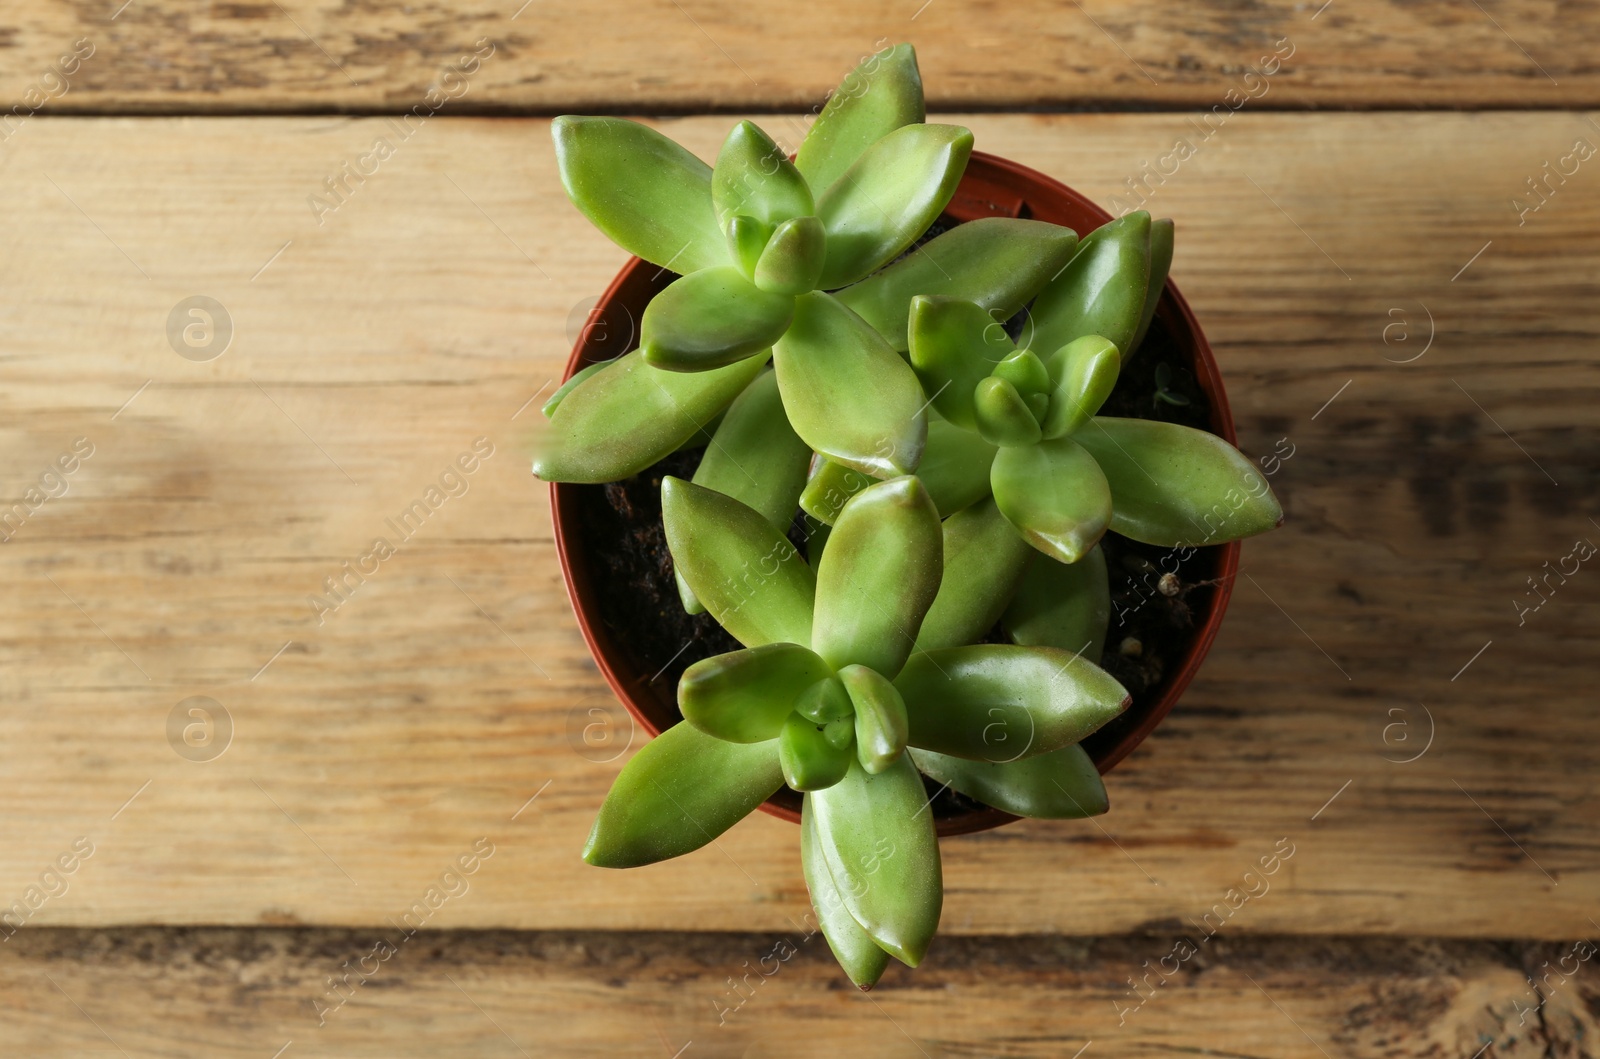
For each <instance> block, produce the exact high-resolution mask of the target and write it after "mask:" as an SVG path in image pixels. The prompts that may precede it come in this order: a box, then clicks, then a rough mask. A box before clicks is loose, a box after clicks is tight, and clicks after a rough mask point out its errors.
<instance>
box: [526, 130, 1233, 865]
mask: <svg viewBox="0 0 1600 1059" xmlns="http://www.w3.org/2000/svg"><path fill="white" fill-rule="evenodd" d="M969 180H972V181H973V183H987V184H988V185H989V186H990V193H989V195H988V196H984V195H974V194H972V193H971V192H970V191H968V193H967V194H966V195H963V191H964V190H966V189H967V184H968V181H969ZM996 189H998V190H1000V191H1001V192H1004V193H1005V194H1003V195H999V196H996V195H995V194H994V191H995V190H996ZM1041 192H1042V193H1044V195H1045V197H1052V196H1053V197H1055V198H1057V199H1064V200H1066V201H1067V202H1069V203H1071V204H1072V206H1074V207H1076V208H1077V209H1078V210H1079V211H1081V212H1082V213H1084V214H1086V215H1088V216H1090V217H1092V218H1094V225H1095V226H1096V227H1098V226H1099V225H1101V224H1104V223H1106V222H1107V221H1110V220H1112V216H1111V214H1110V213H1108V212H1107V211H1106V210H1104V209H1103V208H1101V207H1100V206H1099V205H1098V204H1096V203H1095V202H1093V201H1092V200H1090V199H1088V198H1087V197H1085V196H1084V195H1082V194H1080V193H1079V192H1077V191H1075V190H1073V189H1072V188H1070V187H1068V186H1067V185H1065V184H1063V183H1061V182H1060V181H1058V180H1056V179H1055V178H1053V177H1050V176H1047V175H1046V174H1044V173H1040V172H1038V171H1037V170H1034V169H1030V168H1029V167H1027V166H1024V165H1022V164H1020V163H1018V162H1014V161H1012V160H1010V159H1008V158H1002V157H1000V156H998V155H992V154H987V153H985V152H983V151H973V152H972V156H971V158H970V159H969V161H968V163H967V170H966V173H965V174H964V175H963V176H962V183H961V186H960V187H958V188H957V191H956V198H955V199H953V200H952V202H951V208H954V207H956V200H957V199H959V200H962V206H964V207H965V210H964V212H973V213H977V214H978V215H982V213H983V211H984V210H985V209H987V210H988V212H989V213H990V215H993V216H1013V217H1015V216H1019V215H1022V213H1023V211H1026V210H1029V208H1030V206H1031V205H1032V204H1033V200H1030V199H1029V198H1028V197H1027V193H1032V194H1034V195H1036V196H1037V195H1039V194H1040V193H1041ZM1010 196H1014V200H1013V199H1012V198H1011V197H1010ZM1002 199H1003V200H1004V201H1000V200H1002ZM1047 212H1054V211H1047ZM1034 215H1036V212H1035V214H1034ZM973 219H976V217H966V218H964V220H973ZM1041 219H1048V218H1041ZM1057 223H1059V222H1057ZM652 268H657V266H655V265H652V264H651V263H650V262H648V261H645V260H643V259H641V258H637V257H630V258H629V259H628V261H627V263H626V264H624V265H623V266H622V268H621V269H620V270H619V271H618V272H617V274H616V276H614V277H613V278H612V280H611V283H610V285H609V286H607V287H606V290H605V293H603V294H602V295H601V296H600V299H599V301H598V302H597V303H596V305H595V311H601V310H603V309H604V308H605V307H607V306H609V305H611V304H613V302H615V301H616V300H617V299H618V298H619V296H620V294H621V291H622V290H623V288H624V287H626V286H628V285H630V284H632V283H635V282H639V275H640V273H641V272H643V271H644V270H646V269H652ZM664 272H665V270H662V269H659V268H657V276H658V277H659V276H660V275H662V274H663V273H664ZM1156 315H1157V316H1158V317H1160V318H1161V319H1162V321H1163V323H1164V324H1165V326H1166V327H1167V329H1168V331H1169V332H1170V333H1172V334H1174V335H1177V336H1187V337H1188V339H1189V342H1188V344H1190V345H1192V347H1193V352H1194V358H1193V364H1192V367H1193V369H1194V372H1195V380H1196V382H1197V383H1198V384H1199V386H1200V388H1201V390H1203V391H1204V392H1205V394H1206V398H1207V400H1208V401H1209V402H1210V406H1211V424H1210V427H1211V432H1212V433H1214V434H1216V435H1217V436H1219V437H1221V438H1223V439H1224V440H1226V441H1227V442H1228V443H1229V444H1230V445H1236V444H1237V435H1236V433H1235V431H1234V422H1233V413H1232V411H1231V410H1230V408H1229V406H1228V396H1227V392H1226V390H1225V389H1224V388H1223V384H1222V374H1221V371H1220V370H1219V369H1218V367H1217V362H1216V358H1215V357H1214V356H1213V355H1212V352H1211V345H1210V343H1209V342H1208V341H1207V340H1206V336H1205V332H1204V331H1202V330H1201V328H1200V323H1199V321H1198V320H1197V319H1196V318H1195V315H1194V311H1193V310H1192V309H1190V307H1189V303H1188V301H1187V300H1185V298H1184V297H1183V295H1182V293H1181V292H1180V291H1179V290H1178V288H1177V285H1176V284H1175V283H1173V281H1172V280H1171V278H1170V277H1169V278H1168V280H1167V283H1166V286H1165V288H1164V290H1163V291H1162V295H1161V301H1160V302H1159V303H1158V305H1157V308H1156ZM590 335H591V330H590V328H588V327H585V328H584V329H583V331H582V332H580V333H579V336H578V339H577V341H576V342H575V343H574V345H573V349H572V354H571V355H570V356H569V357H568V358H567V365H566V371H565V374H564V375H563V376H562V380H563V381H565V380H566V379H569V378H571V377H572V375H573V374H574V373H576V372H577V371H578V370H579V369H580V368H582V367H584V366H585V365H586V364H588V363H594V362H597V361H599V360H601V359H604V358H600V357H596V358H593V359H590V358H588V357H587V356H586V354H587V353H588V352H589V349H590V346H591V344H592V343H591V341H590ZM634 337H637V336H634ZM630 348H632V347H631V346H630ZM574 488H575V487H574V486H573V485H572V484H570V483H565V482H551V483H550V518H551V523H552V525H553V529H554V539H555V548H556V554H557V556H558V558H559V560H560V563H561V575H562V581H563V582H564V583H565V585H566V589H567V598H568V600H569V601H570V602H571V604H572V611H573V615H574V616H575V618H576V619H577V623H578V629H579V632H581V633H582V635H583V639H584V643H585V645H586V646H587V647H588V648H589V654H590V655H591V657H593V659H594V662H595V666H596V668H598V669H599V670H600V674H601V675H602V676H603V677H604V678H605V681H606V683H607V685H609V686H610V688H611V691H612V693H613V694H614V695H615V696H616V697H617V699H618V701H620V702H621V703H622V704H623V706H625V707H626V708H627V710H628V713H629V715H630V716H631V717H632V719H633V721H634V723H636V724H638V725H640V726H641V727H643V728H644V730H645V731H646V732H648V733H649V734H650V736H651V737H652V738H654V737H655V736H657V735H659V734H660V733H661V731H662V729H661V727H660V726H658V725H657V724H656V723H655V722H654V720H653V719H652V718H651V716H650V712H649V711H648V710H647V709H646V708H645V707H644V706H643V705H641V703H640V702H639V701H638V698H637V697H636V696H635V695H634V694H633V692H632V690H631V689H630V687H629V683H628V682H626V681H625V680H624V679H623V676H622V675H621V674H620V673H619V672H618V670H617V667H616V666H614V665H613V657H614V656H618V657H619V658H620V654H621V652H620V651H618V650H617V649H616V647H615V646H614V645H613V643H612V640H611V637H610V635H609V634H608V633H607V632H606V630H605V629H604V628H603V627H602V625H601V623H600V621H599V620H598V617H595V618H594V619H593V620H591V614H590V608H589V607H588V606H587V605H586V604H585V602H584V600H585V599H586V598H588V597H589V595H590V581H589V576H588V569H587V567H583V566H579V565H578V564H576V563H574V562H573V561H572V558H571V556H572V552H573V550H574V548H573V539H572V536H571V535H569V533H568V527H567V526H566V523H567V522H568V520H569V519H574V520H575V518H576V504H575V503H574V501H575V499H576V497H575V494H574V493H573V490H574ZM1214 547H1216V549H1217V551H1216V553H1215V554H1216V557H1217V573H1216V578H1215V580H1216V583H1215V585H1214V586H1213V591H1212V595H1211V599H1210V601H1209V603H1208V606H1207V613H1206V617H1205V620H1204V621H1203V622H1202V623H1201V624H1200V625H1199V626H1198V627H1197V628H1196V630H1195V635H1194V636H1193V637H1192V638H1191V640H1190V642H1189V644H1188V646H1187V648H1186V650H1185V652H1184V655H1183V659H1182V662H1181V663H1180V665H1179V666H1178V667H1177V669H1176V671H1175V672H1174V673H1173V675H1172V676H1171V678H1170V679H1169V680H1168V681H1167V683H1166V686H1165V687H1164V688H1163V689H1162V692H1161V696H1160V697H1159V698H1158V699H1157V700H1156V702H1155V704H1154V705H1153V706H1151V707H1150V708H1149V709H1148V710H1146V711H1145V712H1144V714H1143V715H1142V716H1141V718H1140V720H1139V723H1138V724H1137V725H1135V726H1134V727H1132V728H1131V729H1129V730H1128V731H1126V732H1124V733H1123V734H1122V735H1121V736H1120V737H1119V738H1118V739H1117V741H1116V742H1115V743H1114V744H1112V745H1111V747H1110V748H1109V749H1107V750H1105V751H1103V752H1102V753H1100V754H1098V755H1096V756H1095V767H1096V768H1097V769H1098V770H1099V772H1100V774H1101V775H1105V774H1106V773H1107V772H1109V771H1111V769H1112V768H1114V767H1115V766H1116V765H1117V764H1118V763H1119V762H1121V761H1122V760H1123V759H1124V758H1126V757H1127V756H1128V755H1129V754H1130V753H1132V752H1133V750H1134V749H1135V748H1136V747H1138V745H1139V744H1140V743H1142V742H1144V740H1145V739H1146V738H1147V737H1148V736H1149V735H1150V733H1151V732H1153V731H1154V730H1155V729H1156V727H1157V726H1158V725H1160V723H1161V722H1162V721H1163V720H1165V719H1166V717H1167V715H1168V714H1169V713H1171V712H1172V708H1173V707H1174V706H1175V705H1177V702H1178V699H1180V698H1181V697H1182V696H1183V693H1184V692H1185V691H1186V690H1187V689H1188V687H1189V684H1190V682H1191V681H1192V680H1193V679H1194V676H1195V674H1196V673H1198V672H1199V670H1200V666H1201V665H1202V663H1203V662H1204V661H1205V658H1206V656H1207V655H1208V654H1209V653H1210V650H1211V644H1212V642H1213V641H1214V640H1215V639H1216V636H1217V632H1218V630H1219V629H1220V628H1221V626H1222V619H1223V616H1224V614H1225V613H1226V612H1227V609H1228V601H1229V599H1230V598H1231V597H1232V595H1233V582H1234V579H1235V577H1236V576H1237V574H1238V569H1239V554H1240V542H1239V541H1229V542H1227V543H1225V544H1222V545H1216V546H1214ZM631 742H632V740H631V739H630V744H631ZM780 793H781V792H780ZM761 809H762V810H763V811H764V812H766V813H769V814H771V815H773V816H777V817H781V818H783V819H785V820H789V821H791V822H793V823H799V821H800V814H799V813H798V812H796V811H795V810H793V809H790V808H788V807H787V806H783V805H777V804H774V803H773V802H772V801H771V800H770V799H769V800H767V801H764V802H762V803H761ZM1018 819H1021V818H1020V817H1017V816H1014V815H1012V814H1010V813H1007V812H1004V811H1003V810H1000V809H995V808H993V807H985V808H983V809H979V810H975V811H973V812H969V813H965V814H963V815H961V816H953V817H945V818H943V819H941V820H939V822H938V833H939V835H940V837H949V836H953V835H963V834H970V833H973V832H977V831H987V830H989V829H991V828H995V827H999V826H1001V825H1003V824H1008V823H1011V822H1012V821H1014V820H1018Z"/></svg>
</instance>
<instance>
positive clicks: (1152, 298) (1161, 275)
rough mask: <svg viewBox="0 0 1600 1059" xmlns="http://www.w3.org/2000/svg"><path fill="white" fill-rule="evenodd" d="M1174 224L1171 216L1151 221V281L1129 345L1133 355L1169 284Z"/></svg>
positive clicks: (1154, 316) (1142, 340)
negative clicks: (1136, 330) (1137, 325)
mask: <svg viewBox="0 0 1600 1059" xmlns="http://www.w3.org/2000/svg"><path fill="white" fill-rule="evenodd" d="M1173 234H1174V233H1173V224H1172V220H1171V219H1170V218H1165V217H1164V218H1161V219H1159V220H1154V221H1151V222H1150V283H1149V285H1148V286H1147V287H1146V288H1145V294H1144V311H1143V312H1141V313H1140V314H1139V331H1138V333H1137V334H1135V335H1134V336H1133V345H1131V346H1129V347H1128V355H1129V356H1130V357H1131V356H1133V354H1135V353H1137V352H1138V351H1139V347H1140V346H1141V345H1143V344H1144V336H1145V335H1146V334H1147V333H1148V332H1149V330H1150V321H1152V320H1154V319H1155V318H1156V307H1157V306H1159V305H1160V304H1161V292H1162V291H1163V290H1165V289H1166V286H1167V272H1168V271H1169V270H1170V269H1171V268H1172V239H1173Z"/></svg>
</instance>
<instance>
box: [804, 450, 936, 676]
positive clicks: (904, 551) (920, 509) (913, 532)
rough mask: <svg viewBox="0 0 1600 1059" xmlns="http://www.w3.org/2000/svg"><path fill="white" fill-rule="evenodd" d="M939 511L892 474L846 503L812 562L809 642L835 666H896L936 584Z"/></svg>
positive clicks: (889, 670)
mask: <svg viewBox="0 0 1600 1059" xmlns="http://www.w3.org/2000/svg"><path fill="white" fill-rule="evenodd" d="M943 555H944V540H943V536H942V534H941V530H940V526H939V512H938V509H937V508H935V507H934V506H933V500H932V498H931V497H929V496H928V490H927V489H926V488H924V487H923V485H922V483H921V482H919V481H917V480H916V479H915V478H912V477H909V476H906V477H901V478H892V479H890V480H889V481H887V482H879V483H878V484H877V485H874V486H872V487H871V488H869V489H867V490H865V491H863V492H861V493H858V494H857V495H856V496H854V497H852V498H851V500H850V502H849V503H847V504H845V506H844V510H843V511H841V512H840V513H839V520H838V521H837V522H836V523H834V526H833V533H832V535H831V536H830V537H829V538H828V549H827V551H825V552H824V553H823V555H822V563H821V565H820V566H819V567H818V569H817V596H816V620H815V623H814V626H813V629H812V647H813V649H814V650H815V651H816V652H817V654H819V655H821V656H822V657H823V658H824V659H826V660H827V662H828V664H829V665H831V666H833V667H834V668H835V669H840V668H842V667H844V666H849V665H863V666H867V667H868V668H870V669H875V670H877V671H878V672H879V673H882V674H884V675H890V674H894V673H898V672H900V667H901V665H903V664H904V663H905V660H906V656H907V655H908V654H910V653H911V647H912V644H913V643H915V642H916V638H917V629H918V628H919V627H920V626H921V625H922V616H923V615H924V614H925V613H927V610H928V605H929V604H930V603H932V602H933V597H934V595H935V594H936V593H937V592H938V590H939V576H940V571H941V568H942V567H943Z"/></svg>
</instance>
